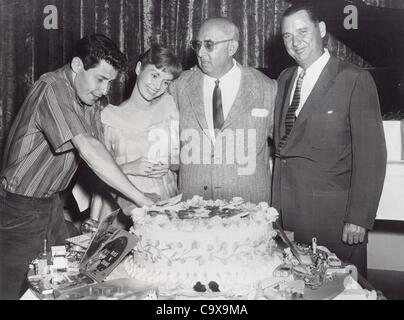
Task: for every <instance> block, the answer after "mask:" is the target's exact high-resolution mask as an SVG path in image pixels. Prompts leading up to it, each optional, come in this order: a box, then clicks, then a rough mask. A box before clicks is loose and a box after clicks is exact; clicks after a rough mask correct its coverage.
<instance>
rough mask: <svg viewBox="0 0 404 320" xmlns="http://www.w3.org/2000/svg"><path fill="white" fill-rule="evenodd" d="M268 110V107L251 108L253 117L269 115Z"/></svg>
mask: <svg viewBox="0 0 404 320" xmlns="http://www.w3.org/2000/svg"><path fill="white" fill-rule="evenodd" d="M268 114H269V112H268V110H267V109H263V108H254V109H252V110H251V115H252V116H253V117H260V118H264V117H268Z"/></svg>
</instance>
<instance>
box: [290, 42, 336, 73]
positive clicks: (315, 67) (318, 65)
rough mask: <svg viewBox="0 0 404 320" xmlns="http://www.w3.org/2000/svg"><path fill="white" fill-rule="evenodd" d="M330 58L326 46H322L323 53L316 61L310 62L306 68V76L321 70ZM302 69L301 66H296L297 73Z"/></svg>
mask: <svg viewBox="0 0 404 320" xmlns="http://www.w3.org/2000/svg"><path fill="white" fill-rule="evenodd" d="M329 59H330V53H329V51H328V49H327V48H324V53H323V54H322V55H321V57H319V58H318V59H317V60H316V61H314V62H313V63H312V65H311V66H310V67H308V68H307V69H306V76H307V75H311V74H313V73H316V72H321V71H322V70H323V69H324V67H325V65H326V64H327V62H328V60H329ZM302 71H303V68H302V67H301V66H299V67H298V68H297V72H298V74H300V72H302Z"/></svg>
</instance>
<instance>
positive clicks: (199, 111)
mask: <svg viewBox="0 0 404 320" xmlns="http://www.w3.org/2000/svg"><path fill="white" fill-rule="evenodd" d="M189 87H190V88H189V90H186V92H188V93H189V94H188V99H189V101H190V105H191V108H192V110H193V111H194V114H195V117H196V120H197V122H198V124H199V126H200V128H201V129H202V130H203V131H204V133H205V134H206V133H207V131H208V130H209V129H208V123H207V121H206V116H205V103H204V101H203V74H202V72H201V71H200V70H199V69H198V70H197V71H196V72H195V76H193V77H191V79H190V81H189ZM207 135H208V137H209V138H210V135H209V134H207Z"/></svg>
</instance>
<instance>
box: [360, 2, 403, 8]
mask: <svg viewBox="0 0 404 320" xmlns="http://www.w3.org/2000/svg"><path fill="white" fill-rule="evenodd" d="M362 1H363V2H365V3H366V4H367V5H370V6H375V7H380V8H392V9H404V0H362Z"/></svg>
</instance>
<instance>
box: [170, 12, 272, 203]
mask: <svg viewBox="0 0 404 320" xmlns="http://www.w3.org/2000/svg"><path fill="white" fill-rule="evenodd" d="M239 38H240V36H239V30H238V28H237V26H236V25H235V24H234V23H232V22H231V21H229V20H227V19H225V18H214V19H209V20H206V21H205V22H204V23H203V24H202V26H201V27H200V29H199V31H198V35H197V38H196V39H195V40H194V41H192V42H191V43H192V48H193V49H194V50H195V53H196V55H197V58H198V68H194V69H193V70H189V71H185V72H183V73H182V74H181V76H180V77H179V78H178V79H177V80H176V81H175V82H174V83H173V84H172V86H171V88H170V89H171V93H172V95H173V97H174V99H175V101H176V103H177V106H178V108H179V111H180V135H181V156H180V169H179V186H180V190H181V192H182V193H183V198H184V199H189V198H191V197H192V196H193V195H200V196H202V197H203V198H204V199H226V200H230V199H232V198H233V197H242V198H244V199H245V200H248V201H252V202H255V203H258V202H261V201H265V202H270V197H271V189H270V187H271V185H270V181H271V170H270V162H269V159H270V153H271V152H270V149H269V144H268V138H269V137H271V138H272V132H273V109H274V104H275V96H276V88H277V86H276V81H275V80H272V79H270V78H268V77H267V76H265V75H264V74H263V73H261V72H259V71H257V70H256V69H254V68H251V67H247V66H242V65H240V64H239V63H237V61H236V60H235V59H234V58H233V56H234V54H235V53H236V52H237V49H238V47H239Z"/></svg>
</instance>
